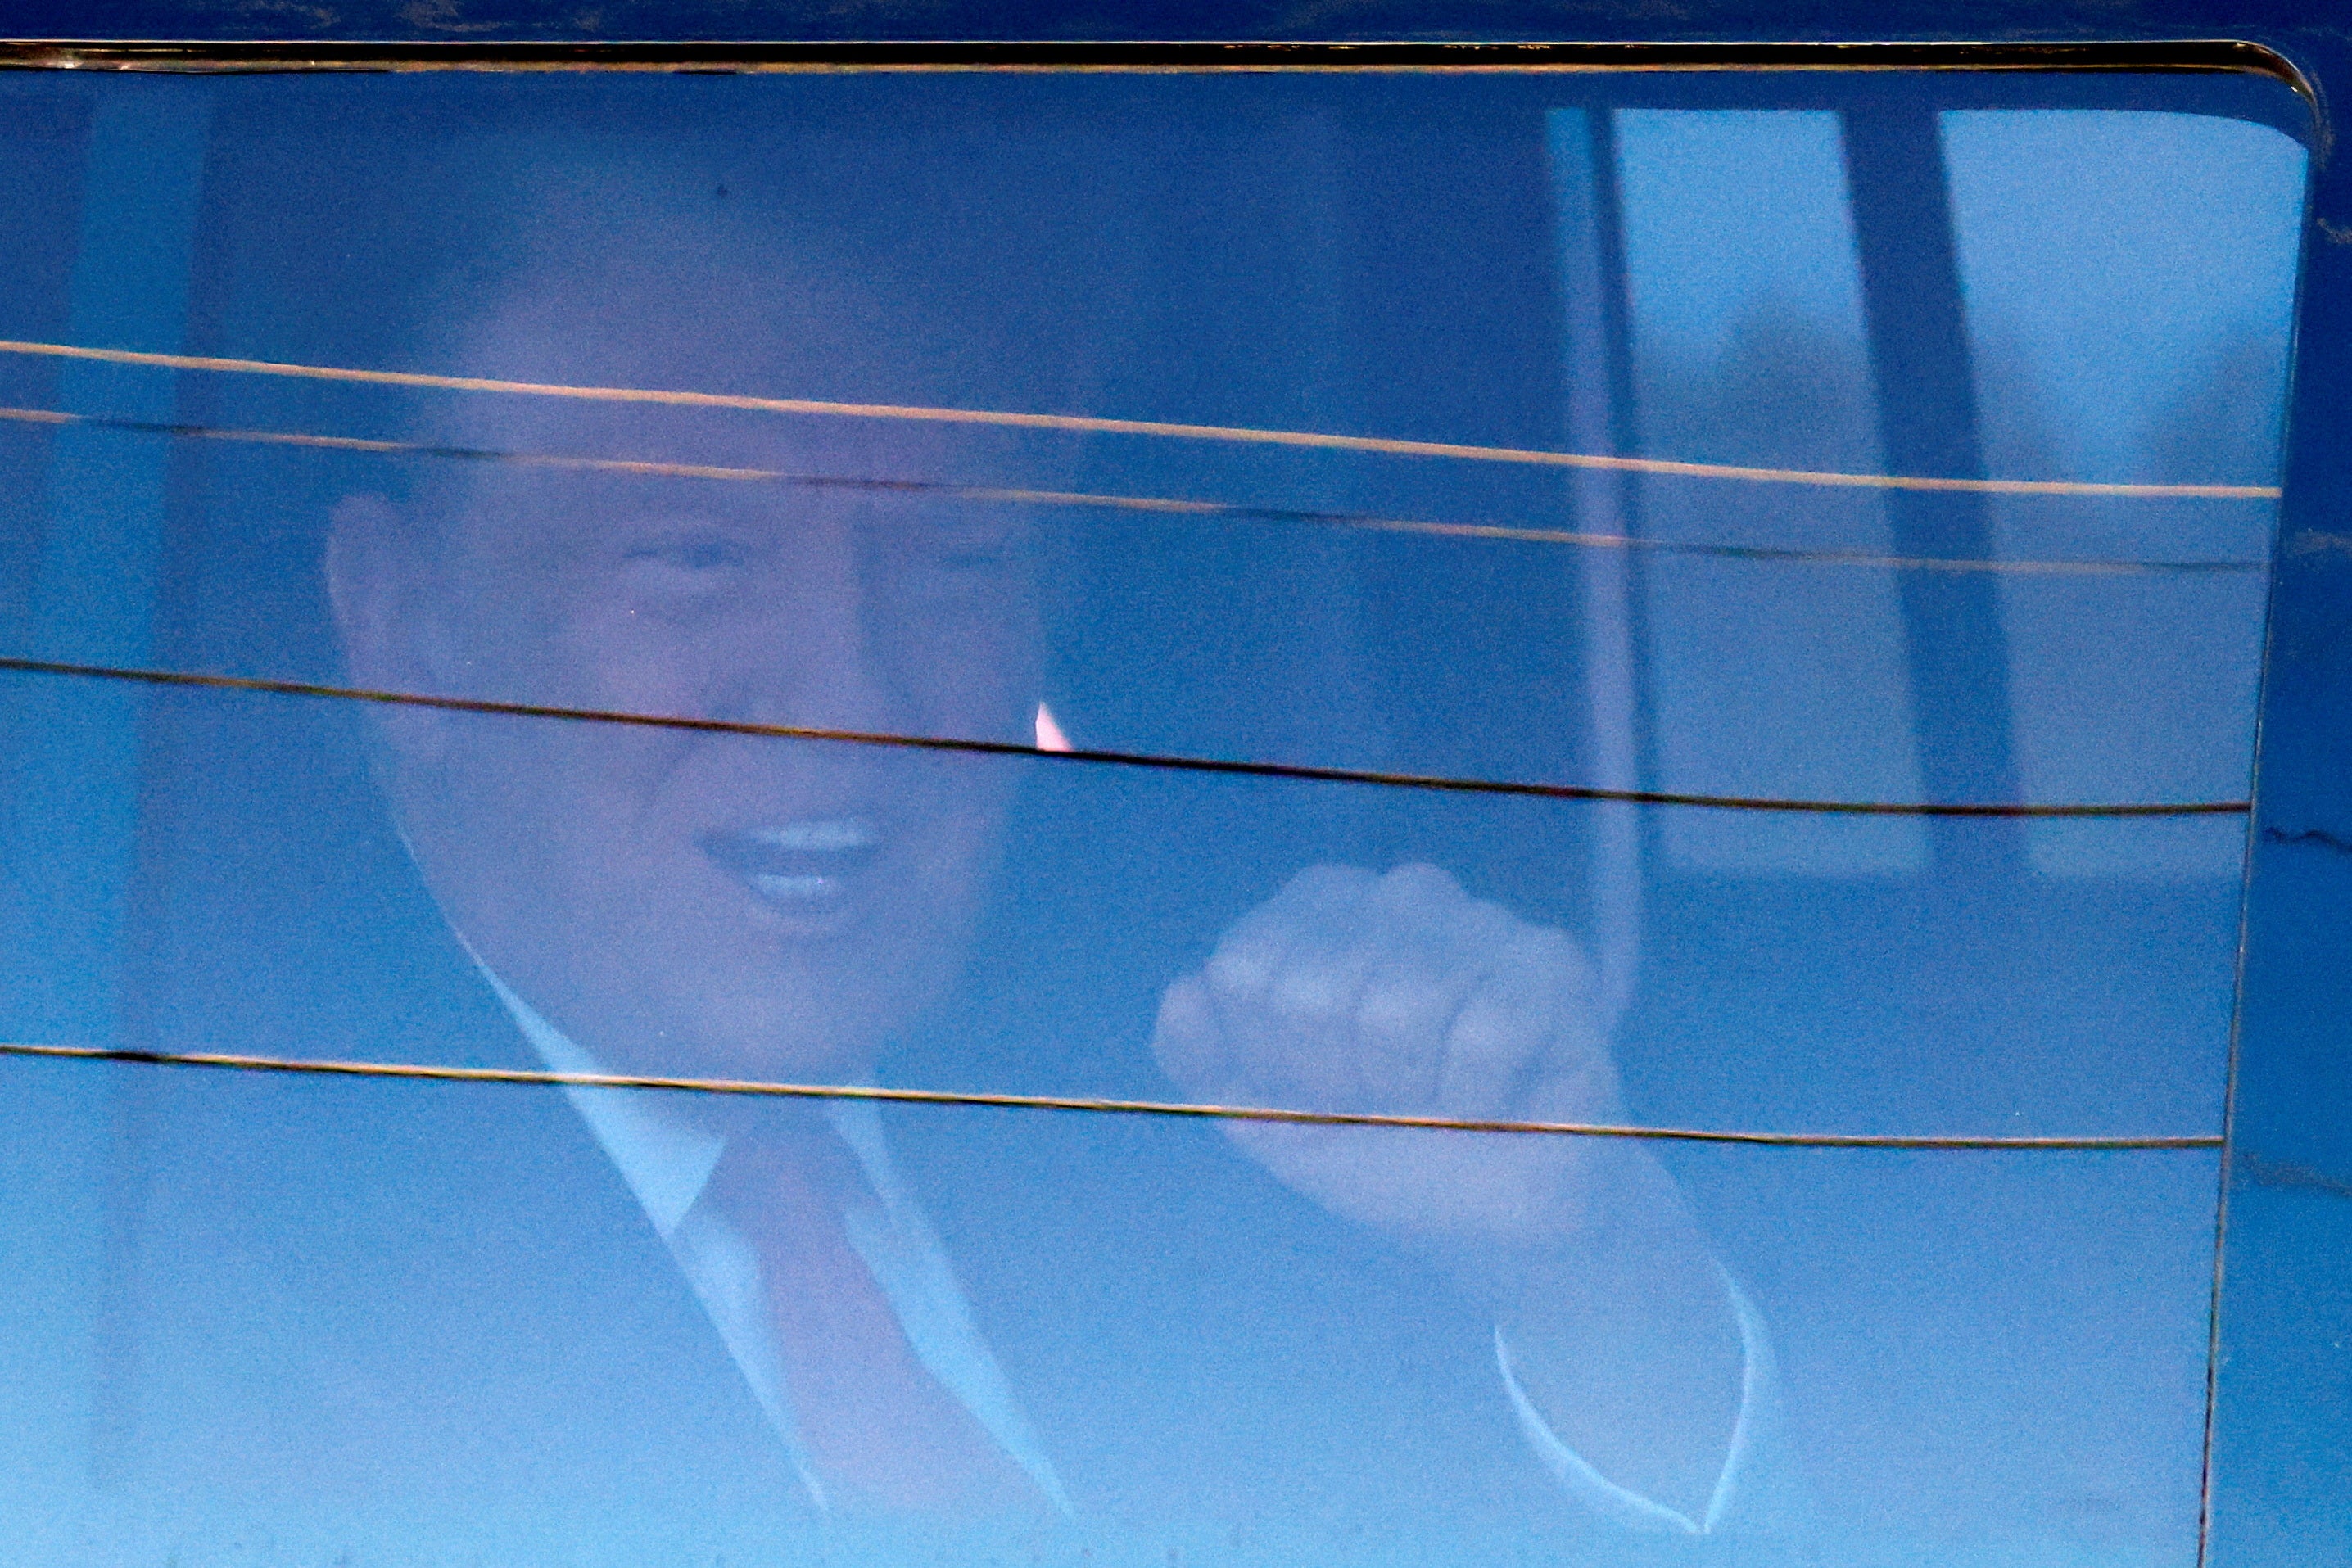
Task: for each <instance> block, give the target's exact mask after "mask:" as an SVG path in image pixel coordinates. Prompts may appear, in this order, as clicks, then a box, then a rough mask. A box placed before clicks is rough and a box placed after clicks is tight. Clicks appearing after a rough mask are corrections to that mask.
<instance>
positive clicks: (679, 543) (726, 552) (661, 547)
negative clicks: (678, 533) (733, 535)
mask: <svg viewBox="0 0 2352 1568" xmlns="http://www.w3.org/2000/svg"><path fill="white" fill-rule="evenodd" d="M622 559H623V561H624V562H625V564H627V565H629V566H632V567H639V568H646V567H650V568H655V569H664V568H667V570H672V571H680V572H709V571H723V570H728V569H729V568H731V567H738V566H741V565H742V564H743V563H744V560H745V559H747V552H746V551H745V550H744V549H743V547H742V546H741V545H740V544H738V543H736V541H734V540H733V539H730V538H719V537H715V536H693V537H688V538H674V539H662V540H659V541H656V542H655V543H651V544H645V545H639V546H637V547H635V549H631V550H629V551H628V552H627V553H626V554H625V555H624V556H623V557H622Z"/></svg>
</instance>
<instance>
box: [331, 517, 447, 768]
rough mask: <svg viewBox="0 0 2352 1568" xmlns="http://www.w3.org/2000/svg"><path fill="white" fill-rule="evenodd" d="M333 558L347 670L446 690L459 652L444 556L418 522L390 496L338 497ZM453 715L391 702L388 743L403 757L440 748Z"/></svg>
mask: <svg viewBox="0 0 2352 1568" xmlns="http://www.w3.org/2000/svg"><path fill="white" fill-rule="evenodd" d="M331 523H332V526H331V528H330V529H329V531H328V534H327V552H326V559H325V562H324V566H325V571H326V580H327V583H326V586H327V601H328V603H329V605H330V606H331V608H332V610H333V612H334V617H335V633H336V640H337V642H338V643H340V644H341V648H342V654H343V671H344V675H345V678H346V679H348V680H349V681H350V683H351V684H352V685H354V686H358V687H360V688H361V689H362V690H365V691H379V692H415V693H420V694H425V695H446V694H448V693H451V692H453V691H454V690H455V687H454V686H452V685H450V678H451V675H452V674H453V673H454V672H453V670H452V666H453V664H455V661H454V660H453V659H452V658H451V657H450V656H449V651H450V649H451V647H452V646H453V645H454V638H453V637H452V635H451V629H450V627H449V625H448V623H447V621H446V613H447V610H448V606H447V604H446V601H445V598H444V595H443V594H442V593H441V592H439V591H436V590H437V588H438V582H437V580H438V578H439V577H440V575H441V573H440V570H439V562H438V561H437V559H436V555H435V552H434V551H433V549H431V548H430V546H429V545H428V544H427V543H426V542H425V540H423V539H422V538H420V537H419V536H418V533H417V530H416V528H415V524H414V523H413V522H412V521H411V520H410V519H409V518H408V517H406V516H404V514H403V513H402V511H401V510H400V508H399V507H396V506H395V505H394V503H392V502H391V501H389V500H387V499H385V498H384V497H382V496H376V495H357V496H346V497H343V498H342V499H341V501H338V502H336V503H335V509H334V511H333V513H332V515H331ZM376 717H377V721H378V723H379V725H380V727H381V730H382V733H383V738H384V741H385V742H386V744H388V745H389V746H390V747H392V749H393V751H394V753H396V754H397V755H399V756H400V757H402V758H421V757H423V756H425V755H430V754H432V753H434V752H437V751H438V750H439V749H440V747H441V742H442V731H443V730H444V729H445V728H446V726H445V725H444V724H443V723H442V722H441V721H442V719H443V718H444V715H442V714H439V713H436V712H435V711H434V710H432V709H430V708H414V707H385V708H383V709H381V710H379V711H378V713H377V715H376Z"/></svg>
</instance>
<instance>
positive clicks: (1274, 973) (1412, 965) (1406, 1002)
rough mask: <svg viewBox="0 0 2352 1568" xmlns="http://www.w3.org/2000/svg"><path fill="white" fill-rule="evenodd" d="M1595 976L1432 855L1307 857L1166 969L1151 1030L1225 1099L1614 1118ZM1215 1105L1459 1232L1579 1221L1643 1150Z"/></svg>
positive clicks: (1395, 1220)
mask: <svg viewBox="0 0 2352 1568" xmlns="http://www.w3.org/2000/svg"><path fill="white" fill-rule="evenodd" d="M1591 984H1592V981H1591V971H1590V968H1589V967H1588V965H1587V964H1586V962H1585V960H1584V956H1583V954H1582V953H1581V952H1580V951H1579V950H1578V948H1577V946H1576V945H1575V944H1574V943H1573V942H1571V941H1570V939H1569V938H1568V937H1567V936H1565V935H1563V934H1562V933H1560V932H1559V931H1557V930H1554V929H1552V928H1551V927H1549V926H1543V925H1530V924H1528V922H1526V921H1523V920H1520V919H1518V918H1517V917H1516V916H1514V915H1511V914H1509V913H1508V912H1507V911H1506V910H1504V909H1503V908H1502V907H1500V906H1499V905H1497V904H1488V903H1485V902H1483V901H1480V900H1476V899H1473V898H1471V897H1470V896H1469V895H1468V894H1465V893H1464V892H1463V891H1462V888H1461V885H1460V884H1459V883H1456V882H1455V881H1454V879H1453V878H1452V877H1451V876H1448V875H1447V874H1446V873H1444V872H1443V871H1440V870H1438V869H1437V868H1436V867H1434V866H1429V865H1405V866H1400V867H1398V868H1397V869H1396V870H1394V871H1391V872H1390V873H1388V874H1387V875H1385V876H1375V875H1374V874H1372V873H1370V872H1367V871H1362V870H1359V869H1357V868H1355V867H1352V866H1332V865H1322V866H1315V867H1311V868H1309V869H1308V870H1307V871H1304V872H1301V873H1299V874H1298V875H1297V876H1296V877H1294V878H1292V879H1291V881H1290V883H1289V884H1288V885H1287V886H1286V887H1284V888H1283V890H1282V891H1281V892H1280V893H1279V894H1276V895H1275V896H1274V897H1273V898H1272V899H1271V900H1269V901H1267V902H1266V903H1265V904H1262V905H1260V906H1259V907H1258V908H1256V909H1255V910H1253V911H1251V912H1250V913H1249V914H1248V915H1244V916H1243V917H1242V918H1241V919H1240V920H1239V921H1237V922H1235V923H1234V926H1233V928H1232V929H1231V930H1229V931H1228V932H1226V933H1225V936H1224V937H1223V940H1222V941H1220V942H1219V943H1218V944H1217V948H1216V951H1215V952H1214V953H1213V954H1212V955H1211V956H1210V958H1209V961H1208V962H1207V964H1206V965H1204V966H1203V967H1202V969H1201V971H1200V973H1199V974H1197V975H1194V976H1191V977H1186V978H1184V979H1181V980H1179V981H1177V982H1176V983H1175V984H1174V985H1172V986H1171V987H1170V988H1168V992H1167V995H1166V997H1165V998H1163V999H1162V1001H1161V1003H1160V1022H1159V1030H1158V1034H1157V1036H1156V1038H1155V1040H1154V1041H1153V1050H1154V1051H1155V1053H1156V1054H1157V1055H1158V1057H1159V1059H1160V1065H1161V1066H1162V1067H1163V1068H1164V1069H1165V1070H1166V1071H1167V1073H1168V1075H1169V1076H1170V1077H1171V1078H1172V1079H1174V1080H1175V1081H1176V1082H1177V1083H1178V1084H1179V1085H1181V1087H1182V1088H1183V1089H1184V1091H1185V1092H1187V1093H1189V1094H1191V1095H1193V1096H1195V1097H1198V1098H1200V1099H1203V1100H1211V1101H1216V1102H1219V1103H1229V1104H1232V1103H1239V1104H1250V1105H1279V1106H1287V1107H1297V1108H1300V1109H1306V1110H1318V1111H1353V1112H1377V1113H1392V1114H1407V1115H1433V1116H1447V1117H1463V1118H1470V1119H1481V1120H1491V1119H1508V1120H1516V1121H1559V1122H1607V1121H1614V1120H1617V1119H1618V1114H1619V1105H1618V1092H1617V1078H1616V1073H1615V1071H1614V1069H1613V1067H1612V1064H1611V1062H1610V1060H1609V1056H1608V1052H1607V1050H1606V1047H1605V1045H1604V1043H1603V1041H1602V1040H1601V1038H1600V1036H1599V1034H1598V1033H1597V1031H1596V1030H1595V1029H1594V1027H1593V1024H1592V1021H1591ZM1224 1126H1225V1131H1226V1133H1227V1134H1228V1135H1230V1136H1231V1137H1232V1138H1233V1139H1234V1142H1235V1143H1236V1144H1238V1145H1240V1146H1241V1147H1242V1148H1243V1149H1244V1151H1246V1152H1247V1153H1248V1154H1249V1155H1252V1156H1253V1157H1254V1158H1255V1159H1257V1160H1258V1161H1259V1162H1260V1163H1262V1164H1263V1165H1265V1167H1266V1168H1267V1169H1268V1170H1270V1171H1272V1172H1273V1173H1274V1175H1275V1176H1277V1177H1278V1178H1280V1179H1281V1180H1282V1181H1283V1182H1285V1183H1286V1184H1287V1185H1288V1186H1291V1187H1293V1188H1295V1189H1296V1190H1297V1191H1298V1192H1300V1193H1302V1194H1304V1195H1305V1196H1307V1197H1310V1198H1312V1199H1314V1200H1315V1201H1316V1202H1318V1203H1319V1204H1321V1205H1323V1206H1324V1207H1328V1208H1330V1209H1332V1210H1335V1211H1337V1212H1339V1213H1341V1214H1345V1215H1348V1216H1349V1217H1350V1218H1355V1219H1358V1220H1361V1221H1363V1222H1365V1223H1367V1224H1370V1225H1373V1226H1376V1227H1379V1228H1381V1229H1384V1230H1387V1231H1389V1232H1391V1233H1392V1234H1395V1235H1397V1236H1398V1237H1399V1238H1400V1239H1406V1240H1410V1241H1413V1242H1416V1243H1419V1244H1421V1245H1423V1246H1430V1247H1434V1248H1436V1249H1439V1250H1441V1251H1444V1252H1448V1253H1453V1252H1455V1251H1457V1250H1458V1249H1470V1250H1472V1251H1475V1250H1477V1249H1483V1248H1487V1247H1492V1246H1495V1245H1498V1244H1499V1245H1501V1246H1503V1247H1505V1248H1507V1249H1513V1250H1517V1249H1523V1248H1527V1247H1536V1248H1539V1249H1540V1248H1543V1247H1545V1246H1547V1245H1556V1244H1559V1243H1568V1242H1572V1241H1573V1240H1574V1239H1575V1238H1576V1237H1577V1236H1578V1234H1579V1233H1580V1232H1581V1231H1583V1230H1584V1229H1585V1228H1586V1227H1587V1225H1588V1223H1589V1221H1590V1220H1591V1218H1593V1215H1594V1211H1595V1206H1596V1205H1599V1204H1607V1203H1610V1202H1612V1200H1613V1199H1614V1198H1615V1197H1620V1196H1622V1195H1616V1194H1611V1193H1605V1192H1603V1191H1602V1190H1601V1189H1602V1188H1613V1187H1618V1186H1621V1185H1622V1184H1621V1183H1620V1182H1619V1181H1618V1180H1617V1179H1616V1177H1618V1176H1622V1174H1624V1173H1623V1172H1622V1168H1621V1167H1622V1166H1624V1165H1625V1164H1626V1156H1628V1155H1632V1154H1633V1151H1631V1150H1627V1149H1625V1148H1623V1147H1622V1145H1618V1146H1616V1147H1605V1146H1602V1145H1601V1144H1600V1143H1599V1141H1597V1140H1593V1139H1589V1138H1580V1137H1571V1136H1561V1135H1557V1134H1496V1133H1465V1132H1450V1131H1423V1130H1411V1131H1403V1130H1399V1129H1396V1128H1391V1127H1322V1126H1300V1125H1285V1124H1270V1123H1263V1122H1228V1123H1226V1124H1224ZM1635 1163H1638V1164H1640V1165H1643V1166H1646V1165H1647V1163H1648V1162H1647V1161H1646V1160H1641V1159H1637V1160H1636V1162H1635ZM1636 1185H1637V1186H1639V1185H1644V1184H1641V1183H1638V1182H1637V1183H1636Z"/></svg>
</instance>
